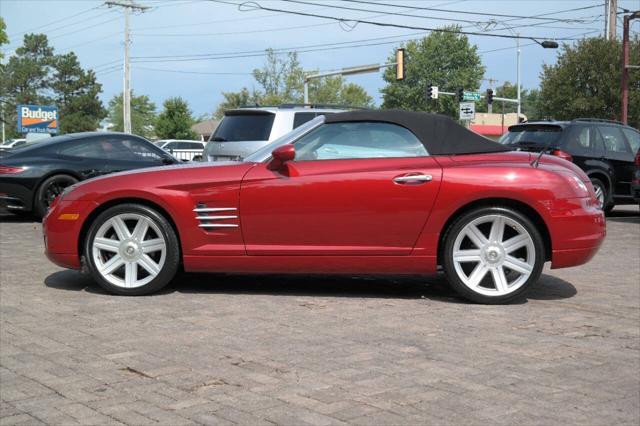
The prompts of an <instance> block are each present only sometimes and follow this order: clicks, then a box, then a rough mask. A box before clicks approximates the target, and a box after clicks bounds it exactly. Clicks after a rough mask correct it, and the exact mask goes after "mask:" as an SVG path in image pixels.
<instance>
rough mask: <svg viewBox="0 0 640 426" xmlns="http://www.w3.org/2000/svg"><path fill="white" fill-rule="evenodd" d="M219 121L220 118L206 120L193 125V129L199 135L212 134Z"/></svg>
mask: <svg viewBox="0 0 640 426" xmlns="http://www.w3.org/2000/svg"><path fill="white" fill-rule="evenodd" d="M219 123H220V122H219V121H218V120H205V121H201V122H199V123H196V124H194V125H193V126H191V130H193V131H194V132H196V133H197V134H199V135H210V134H211V133H213V132H214V131H215V130H216V127H218V124H219Z"/></svg>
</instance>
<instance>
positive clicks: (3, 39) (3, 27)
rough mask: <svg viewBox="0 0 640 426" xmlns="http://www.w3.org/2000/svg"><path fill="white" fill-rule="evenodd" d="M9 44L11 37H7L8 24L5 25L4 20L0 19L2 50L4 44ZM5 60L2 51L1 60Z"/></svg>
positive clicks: (0, 44) (0, 52)
mask: <svg viewBox="0 0 640 426" xmlns="http://www.w3.org/2000/svg"><path fill="white" fill-rule="evenodd" d="M8 43H9V37H8V36H7V24H5V23H4V19H2V17H0V48H1V47H2V45H3V44H8ZM3 58H4V53H2V51H1V50H0V59H3Z"/></svg>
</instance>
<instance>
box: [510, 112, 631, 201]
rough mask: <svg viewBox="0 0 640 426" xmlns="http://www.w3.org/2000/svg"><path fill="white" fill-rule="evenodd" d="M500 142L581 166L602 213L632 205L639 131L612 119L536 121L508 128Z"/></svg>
mask: <svg viewBox="0 0 640 426" xmlns="http://www.w3.org/2000/svg"><path fill="white" fill-rule="evenodd" d="M500 142H501V143H503V144H505V145H507V146H510V147H512V148H514V149H518V150H520V151H531V152H540V151H543V150H544V151H545V152H547V153H550V154H553V155H555V156H558V157H560V158H564V159H565V160H568V161H571V162H573V163H575V164H576V165H578V166H579V167H580V168H581V169H582V170H584V171H585V173H586V174H587V176H589V178H590V180H591V183H592V185H593V187H594V189H595V192H596V195H597V196H598V200H599V202H600V205H601V207H602V209H603V210H605V211H607V212H608V211H610V210H611V209H613V207H614V206H615V205H616V204H633V203H634V200H633V196H632V192H631V182H632V180H633V175H634V168H635V161H636V152H637V151H638V149H639V148H640V132H638V130H636V129H634V128H633V127H630V126H627V125H625V124H623V123H620V122H617V121H610V120H600V119H591V118H579V119H576V120H572V121H536V122H528V123H522V124H516V125H514V126H511V127H509V131H508V132H507V133H505V134H504V135H503V136H502V138H500Z"/></svg>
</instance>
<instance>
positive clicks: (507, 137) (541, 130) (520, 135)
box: [499, 125, 562, 148]
mask: <svg viewBox="0 0 640 426" xmlns="http://www.w3.org/2000/svg"><path fill="white" fill-rule="evenodd" d="M561 135H562V127H560V126H547V125H542V126H514V127H511V128H509V131H508V132H507V133H505V134H504V135H503V136H502V137H501V138H500V140H499V142H500V143H502V144H504V145H512V146H516V147H517V146H522V147H526V146H533V147H540V148H543V147H545V146H551V147H553V146H557V144H558V141H559V139H560V136H561Z"/></svg>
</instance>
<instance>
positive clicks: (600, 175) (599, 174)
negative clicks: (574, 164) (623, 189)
mask: <svg viewBox="0 0 640 426" xmlns="http://www.w3.org/2000/svg"><path fill="white" fill-rule="evenodd" d="M585 173H586V174H587V177H588V178H589V179H591V178H596V179H599V180H600V181H602V183H604V184H605V185H606V186H607V192H608V195H609V200H607V201H611V200H612V199H613V181H612V179H611V176H609V174H608V173H607V172H605V171H603V170H599V169H593V170H589V171H587V172H585Z"/></svg>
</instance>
